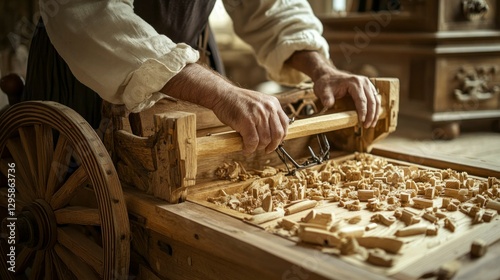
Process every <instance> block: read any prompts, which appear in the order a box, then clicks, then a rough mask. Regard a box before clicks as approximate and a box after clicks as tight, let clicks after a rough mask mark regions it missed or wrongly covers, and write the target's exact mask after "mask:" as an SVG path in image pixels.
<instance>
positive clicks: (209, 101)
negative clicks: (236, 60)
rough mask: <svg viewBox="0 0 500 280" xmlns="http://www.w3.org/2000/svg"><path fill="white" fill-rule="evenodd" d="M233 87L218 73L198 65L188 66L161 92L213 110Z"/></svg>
mask: <svg viewBox="0 0 500 280" xmlns="http://www.w3.org/2000/svg"><path fill="white" fill-rule="evenodd" d="M234 87H235V86H234V85H232V84H231V83H230V82H228V81H227V80H226V79H225V78H223V77H222V76H220V75H219V74H218V73H216V72H214V71H212V70H210V69H207V68H205V67H203V66H201V65H199V64H196V63H192V64H188V65H186V66H185V67H184V69H182V71H180V72H179V73H178V74H177V75H175V76H174V77H173V78H172V79H170V80H169V81H168V82H167V84H166V85H165V86H164V87H163V88H162V89H161V92H162V93H164V94H166V95H168V96H171V97H174V98H178V99H181V100H185V101H189V102H191V103H194V104H198V105H201V106H204V107H206V108H209V109H213V108H214V106H215V105H216V104H217V102H219V101H220V99H221V98H220V97H221V95H226V94H229V93H230V91H231V90H232V89H234Z"/></svg>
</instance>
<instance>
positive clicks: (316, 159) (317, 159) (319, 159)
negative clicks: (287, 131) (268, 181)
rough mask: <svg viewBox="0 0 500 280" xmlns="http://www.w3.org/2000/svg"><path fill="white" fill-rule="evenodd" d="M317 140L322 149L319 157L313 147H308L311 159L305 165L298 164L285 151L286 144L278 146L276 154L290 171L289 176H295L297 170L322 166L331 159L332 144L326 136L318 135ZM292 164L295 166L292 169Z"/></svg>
mask: <svg viewBox="0 0 500 280" xmlns="http://www.w3.org/2000/svg"><path fill="white" fill-rule="evenodd" d="M316 138H317V139H318V144H319V149H320V151H319V155H316V154H315V153H314V151H313V149H312V148H311V146H308V149H309V153H310V154H311V157H310V158H308V159H307V160H306V161H304V162H303V163H298V162H297V161H295V160H294V159H293V158H292V156H291V155H290V154H289V153H288V152H287V151H286V150H285V148H284V146H283V145H284V144H281V145H279V146H278V148H277V149H276V153H277V154H278V157H279V158H280V159H281V161H282V162H283V163H284V164H285V167H286V169H287V170H288V173H287V175H294V174H295V172H296V171H297V170H300V169H304V168H307V167H311V166H314V165H318V164H321V163H323V162H324V161H326V160H328V159H329V158H330V143H328V139H327V138H326V135H324V134H318V135H316ZM290 164H291V165H293V166H292V167H291V166H290Z"/></svg>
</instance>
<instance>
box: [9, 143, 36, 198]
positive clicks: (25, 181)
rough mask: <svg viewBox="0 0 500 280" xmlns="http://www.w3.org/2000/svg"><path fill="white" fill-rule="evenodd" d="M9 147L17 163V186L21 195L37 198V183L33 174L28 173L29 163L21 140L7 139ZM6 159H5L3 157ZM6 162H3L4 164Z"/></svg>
mask: <svg viewBox="0 0 500 280" xmlns="http://www.w3.org/2000/svg"><path fill="white" fill-rule="evenodd" d="M7 149H9V152H10V154H11V155H12V157H13V159H14V162H15V163H16V168H15V170H16V171H15V172H16V188H17V190H18V192H19V193H20V195H21V196H23V197H25V198H26V200H29V201H31V200H34V199H36V195H35V189H34V186H35V184H34V183H33V181H32V180H31V178H32V176H30V175H29V174H28V172H29V163H28V162H27V161H26V154H25V153H24V151H23V150H22V149H23V148H22V147H21V145H20V144H19V141H17V142H16V141H15V140H12V139H8V140H7ZM2 161H4V159H2ZM3 165H4V162H2V166H3Z"/></svg>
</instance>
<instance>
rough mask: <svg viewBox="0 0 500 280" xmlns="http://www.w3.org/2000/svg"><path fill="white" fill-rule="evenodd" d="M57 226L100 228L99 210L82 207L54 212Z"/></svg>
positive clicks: (72, 207)
mask: <svg viewBox="0 0 500 280" xmlns="http://www.w3.org/2000/svg"><path fill="white" fill-rule="evenodd" d="M54 215H55V216H56V221H57V224H59V225H62V224H75V225H91V226H100V225H101V219H100V217H99V210H98V209H94V208H87V207H81V206H70V207H66V208H61V209H59V210H56V211H55V212H54Z"/></svg>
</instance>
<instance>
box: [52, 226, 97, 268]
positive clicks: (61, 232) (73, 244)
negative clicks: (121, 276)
mask: <svg viewBox="0 0 500 280" xmlns="http://www.w3.org/2000/svg"><path fill="white" fill-rule="evenodd" d="M57 240H58V242H59V244H61V245H62V246H64V247H65V248H67V249H68V250H70V251H71V252H73V253H74V254H75V255H77V256H78V257H80V258H81V259H82V260H83V261H84V262H85V263H86V264H88V265H90V266H91V267H92V268H93V270H95V271H96V272H97V273H99V275H101V276H102V275H103V270H104V261H103V259H104V251H103V249H102V247H100V246H99V245H97V244H96V243H95V242H94V241H92V240H91V239H89V238H88V237H87V236H85V234H83V233H82V232H80V231H78V230H76V229H75V228H71V227H60V228H58V230H57Z"/></svg>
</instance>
